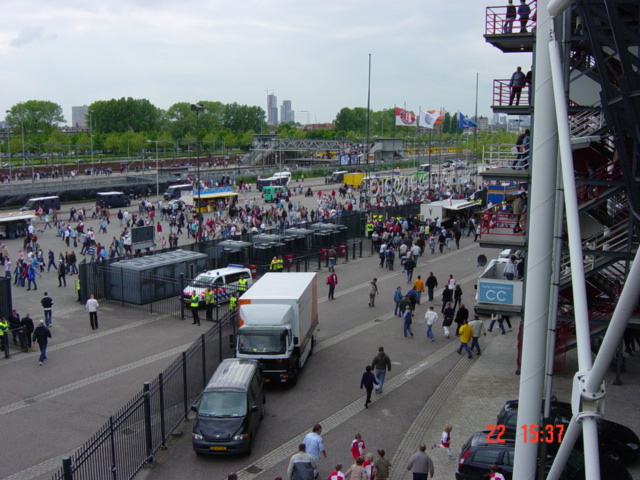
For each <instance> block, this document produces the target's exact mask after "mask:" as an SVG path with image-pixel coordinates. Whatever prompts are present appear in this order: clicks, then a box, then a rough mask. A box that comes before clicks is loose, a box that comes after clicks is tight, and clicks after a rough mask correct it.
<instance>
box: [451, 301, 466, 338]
mask: <svg viewBox="0 0 640 480" xmlns="http://www.w3.org/2000/svg"><path fill="white" fill-rule="evenodd" d="M454 308H455V307H454ZM467 320H469V310H467V308H466V307H465V306H464V303H462V304H460V308H459V309H458V311H457V312H456V318H455V322H456V337H457V336H458V335H460V327H461V326H462V324H463V323H464V322H465V321H467Z"/></svg>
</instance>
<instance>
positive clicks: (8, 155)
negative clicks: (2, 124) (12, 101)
mask: <svg viewBox="0 0 640 480" xmlns="http://www.w3.org/2000/svg"><path fill="white" fill-rule="evenodd" d="M5 113H11V111H10V110H5ZM10 144H11V130H10V129H9V122H7V158H8V159H9V160H8V161H7V163H9V179H11V174H12V173H13V172H12V167H13V162H12V161H11V145H10Z"/></svg>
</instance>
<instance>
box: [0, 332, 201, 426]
mask: <svg viewBox="0 0 640 480" xmlns="http://www.w3.org/2000/svg"><path fill="white" fill-rule="evenodd" d="M192 344H193V342H191V343H187V344H186V345H181V346H179V347H175V348H172V349H171V350H167V351H166V352H162V353H158V354H157V355H152V356H150V357H147V358H144V359H142V360H138V361H137V362H132V363H129V364H128V365H122V366H120V367H116V368H112V369H111V370H107V371H106V372H103V373H99V374H97V375H93V376H91V377H87V378H84V379H82V380H78V381H77V382H72V383H68V384H67V385H63V386H61V387H58V388H54V389H53V390H49V391H48V392H44V393H41V394H39V395H36V396H35V397H30V398H26V399H24V400H20V401H19V402H15V403H12V404H9V405H5V406H3V407H0V415H6V414H7V413H11V412H15V411H16V410H20V409H22V408H25V407H28V406H30V405H33V404H34V403H39V402H42V401H44V400H49V399H51V398H54V397H57V396H59V395H63V394H65V393H69V392H71V391H73V390H77V389H78V388H82V387H86V386H87V385H91V384H93V383H97V382H100V381H102V380H105V379H107V378H111V377H115V376H116V375H120V374H121V373H124V372H128V371H130V370H133V369H134V368H138V367H142V366H144V365H148V364H149V363H153V362H156V361H158V360H162V359H164V358H167V357H171V356H176V355H178V354H180V353H182V352H184V351H185V350H186V349H188V348H189V347H190V346H191V345H192Z"/></svg>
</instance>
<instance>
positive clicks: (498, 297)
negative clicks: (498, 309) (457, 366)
mask: <svg viewBox="0 0 640 480" xmlns="http://www.w3.org/2000/svg"><path fill="white" fill-rule="evenodd" d="M485 297H486V298H487V300H489V301H490V302H495V301H498V302H506V301H507V296H506V292H505V291H495V290H493V289H491V290H487V291H486V292H485Z"/></svg>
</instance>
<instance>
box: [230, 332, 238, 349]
mask: <svg viewBox="0 0 640 480" xmlns="http://www.w3.org/2000/svg"><path fill="white" fill-rule="evenodd" d="M229 347H231V349H232V350H234V349H235V348H236V336H235V335H234V334H233V333H232V334H231V335H229Z"/></svg>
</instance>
